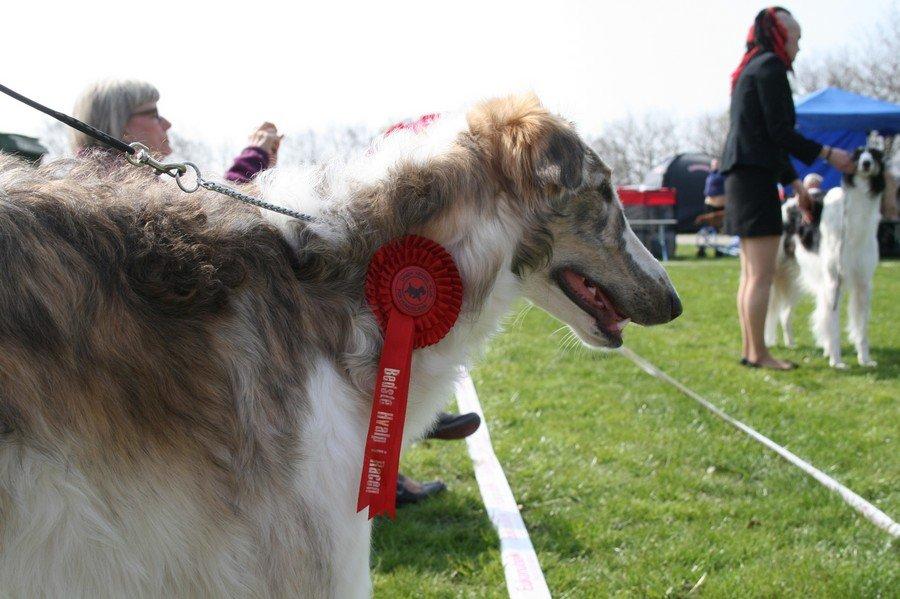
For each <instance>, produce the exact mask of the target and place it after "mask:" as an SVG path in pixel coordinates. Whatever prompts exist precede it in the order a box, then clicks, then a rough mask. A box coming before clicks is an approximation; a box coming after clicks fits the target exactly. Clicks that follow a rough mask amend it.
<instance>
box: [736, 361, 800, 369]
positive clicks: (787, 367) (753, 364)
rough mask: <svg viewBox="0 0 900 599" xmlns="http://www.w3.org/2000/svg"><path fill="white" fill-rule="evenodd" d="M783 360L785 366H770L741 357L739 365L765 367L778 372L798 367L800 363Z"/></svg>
mask: <svg viewBox="0 0 900 599" xmlns="http://www.w3.org/2000/svg"><path fill="white" fill-rule="evenodd" d="M784 362H785V363H786V364H787V366H786V367H785V368H774V367H772V366H766V365H765V364H762V363H760V362H751V361H750V360H748V359H747V358H741V366H746V367H747V368H765V369H766V370H777V371H780V372H784V371H786V370H794V369H796V368H800V365H799V364H797V363H796V362H791V361H790V360H784Z"/></svg>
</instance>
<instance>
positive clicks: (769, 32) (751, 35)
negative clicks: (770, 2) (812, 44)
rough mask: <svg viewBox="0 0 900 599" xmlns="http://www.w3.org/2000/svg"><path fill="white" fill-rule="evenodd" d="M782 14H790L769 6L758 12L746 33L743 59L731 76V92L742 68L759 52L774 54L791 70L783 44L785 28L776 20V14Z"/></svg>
mask: <svg viewBox="0 0 900 599" xmlns="http://www.w3.org/2000/svg"><path fill="white" fill-rule="evenodd" d="M780 12H783V13H786V14H788V15H789V14H791V13H790V12H789V11H788V10H787V9H784V8H781V7H780V6H771V7H769V8H765V9H763V10H761V11H759V14H757V15H756V19H754V21H753V25H751V26H750V31H749V32H748V33H747V51H746V52H744V58H743V59H742V60H741V64H739V65H738V67H737V68H736V69H735V70H734V72H733V73H732V74H731V91H734V87H735V85H737V81H738V78H739V77H740V76H741V73H742V72H743V71H744V67H746V66H747V63H748V62H750V59H751V58H753V57H754V56H756V55H757V54H759V53H760V52H766V51H769V52H774V53H775V55H776V56H777V57H778V58H780V59H781V62H783V63H784V66H785V67H787V70H789V71H790V70H792V68H793V65H792V61H791V59H790V57H788V55H787V50H785V48H784V44H785V43H786V42H787V37H788V32H787V27H785V26H784V24H783V23H782V22H781V21H779V20H778V13H780Z"/></svg>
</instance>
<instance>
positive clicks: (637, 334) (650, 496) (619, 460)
mask: <svg viewBox="0 0 900 599" xmlns="http://www.w3.org/2000/svg"><path fill="white" fill-rule="evenodd" d="M669 265H670V266H669V268H668V270H669V272H670V274H671V276H672V279H673V281H674V282H675V285H676V287H677V289H678V290H679V292H680V293H681V296H682V299H683V301H684V306H685V311H684V315H683V316H682V317H681V318H679V319H678V320H677V321H675V322H673V323H671V324H669V325H665V326H662V327H656V328H650V329H644V328H640V327H629V330H628V331H626V344H627V345H628V346H629V347H631V348H632V349H633V350H635V351H636V352H637V353H639V354H640V355H642V356H644V357H645V358H647V359H649V360H650V361H652V362H653V363H654V364H656V365H657V366H658V367H660V368H661V369H663V370H665V371H666V372H668V373H669V374H671V375H672V376H674V377H675V378H677V379H679V380H681V381H682V382H684V383H686V384H687V385H688V386H690V387H692V388H693V389H695V390H696V391H698V392H699V393H700V394H702V395H704V396H705V397H707V398H709V399H710V400H712V401H713V402H714V403H715V404H716V405H718V406H719V407H721V408H723V409H724V410H725V411H726V412H728V413H729V414H731V415H732V416H735V417H736V418H738V419H740V420H742V421H744V422H745V423H747V424H749V425H750V426H752V427H753V428H755V429H756V430H758V431H760V432H761V433H763V434H765V435H767V436H769V437H770V438H771V439H773V440H774V441H775V442H777V443H780V444H781V445H784V446H786V447H787V448H788V449H790V450H791V451H793V452H794V453H796V454H798V455H799V456H800V457H802V458H804V459H806V460H807V461H810V462H811V463H812V464H813V465H815V466H816V467H818V468H819V469H821V470H823V471H825V472H826V473H828V474H829V475H831V476H833V477H834V478H836V479H837V480H839V481H840V482H842V483H844V484H845V485H847V486H848V487H850V488H851V489H853V490H854V491H856V492H857V493H859V494H860V495H862V496H863V497H865V498H866V499H868V500H869V501H871V502H872V503H874V504H875V505H876V506H878V507H879V508H880V509H882V510H883V511H885V512H886V513H887V514H888V515H889V516H891V517H893V518H894V519H897V518H898V517H900V452H898V444H897V440H898V438H900V384H898V383H900V379H898V376H900V335H898V333H900V330H898V329H900V327H898V324H897V323H898V322H900V303H898V298H900V263H897V262H887V263H883V264H882V265H881V266H879V269H878V272H877V274H876V280H875V301H874V307H873V319H872V321H873V324H872V327H871V345H872V348H873V350H872V355H873V358H874V359H876V360H878V362H879V366H878V368H877V369H874V370H867V369H862V368H860V367H857V366H855V365H854V366H852V367H851V368H850V369H849V370H848V371H836V370H833V369H829V368H828V367H827V362H826V361H825V360H824V359H823V358H822V357H821V355H820V352H819V351H818V350H816V349H815V348H814V347H813V346H812V338H811V335H810V333H809V329H808V326H806V323H807V316H808V314H809V311H810V307H811V306H810V304H809V302H805V303H804V305H803V310H802V311H801V314H800V316H799V317H798V318H797V320H796V325H795V328H796V332H797V338H798V342H799V344H800V347H799V348H798V349H796V350H783V349H782V350H778V351H777V352H776V355H778V356H783V357H786V358H789V359H791V360H794V361H796V362H799V363H800V364H801V368H800V369H799V370H797V371H793V372H787V373H771V372H768V371H757V370H750V369H747V368H743V367H741V366H739V365H738V364H737V360H738V358H739V351H738V350H739V331H738V327H737V322H736V314H735V308H734V293H735V290H736V289H737V277H738V268H737V261H736V260H734V259H719V260H712V259H708V260H705V261H703V260H679V261H674V262H671V263H669ZM522 308H524V304H523V306H522ZM520 316H522V317H521V318H520V319H518V320H516V322H512V321H511V322H510V324H509V326H508V327H507V331H506V332H505V333H503V334H502V335H500V336H498V337H497V338H496V339H495V340H494V341H493V343H492V344H491V347H490V350H489V351H488V353H487V355H486V357H485V359H484V360H483V361H482V363H481V365H480V367H479V368H478V369H477V370H476V372H475V373H474V375H473V376H474V379H475V383H476V386H477V388H478V392H479V397H480V399H481V402H482V404H483V406H484V411H485V414H486V417H487V420H488V424H489V426H490V432H491V437H492V439H493V443H494V448H495V450H496V452H497V456H498V458H499V459H500V462H501V463H502V464H503V467H504V469H505V471H506V474H507V477H508V478H509V481H510V485H511V486H512V489H513V493H514V494H515V496H516V499H517V501H518V502H519V503H520V505H521V510H522V515H523V517H524V519H525V523H526V525H527V526H528V529H529V531H530V533H531V538H532V542H533V543H534V546H535V548H536V550H537V553H538V558H539V559H540V561H541V565H542V567H543V568H544V572H545V575H546V577H547V583H548V585H549V587H550V590H551V593H552V594H553V596H554V597H607V596H622V597H645V596H650V597H662V596H676V597H677V596H686V595H687V593H688V591H689V590H690V589H691V588H692V587H693V586H694V585H695V584H696V583H697V581H698V580H700V579H701V577H702V576H703V575H704V574H705V575H706V577H705V580H704V583H703V584H702V585H701V586H699V587H698V588H697V589H696V590H694V592H693V593H692V595H703V596H709V597H735V596H741V597H784V596H788V597H898V596H900V543H897V542H892V541H891V538H890V536H889V535H888V534H887V533H885V532H884V531H882V530H880V529H878V528H876V527H875V526H874V525H872V524H871V523H870V522H869V521H867V520H865V519H864V518H862V517H861V516H859V515H857V513H856V512H855V511H853V510H852V509H851V508H850V507H849V506H847V505H846V504H844V503H843V502H842V500H841V499H840V498H839V497H838V496H837V495H836V494H834V493H832V492H830V491H828V490H826V489H825V488H824V487H822V486H820V485H819V484H818V483H817V482H815V481H814V480H812V479H811V478H809V477H808V476H807V475H806V474H804V473H802V472H801V471H800V470H798V469H797V468H795V467H794V466H791V465H790V464H788V463H787V462H785V461H783V460H782V459H781V458H779V457H778V456H776V455H775V454H773V453H771V452H769V451H768V450H766V449H765V448H763V447H762V446H761V445H759V444H757V443H756V442H754V441H752V440H751V439H750V438H749V437H747V436H746V435H744V434H743V433H741V432H739V431H737V430H735V429H733V428H732V427H730V426H729V425H727V424H725V423H723V422H722V421H720V420H718V419H717V418H716V417H714V416H713V415H712V414H710V413H708V412H707V411H705V410H704V409H703V408H702V407H700V406H699V405H698V404H696V403H695V402H694V401H693V400H691V399H690V398H688V397H686V396H684V395H682V394H681V393H679V392H678V391H677V390H675V389H674V388H672V387H669V386H667V385H665V384H664V383H662V382H660V381H658V380H656V379H654V378H652V377H650V376H649V375H647V374H645V373H644V372H643V371H641V370H639V369H638V368H637V367H636V366H634V365H633V364H632V363H631V362H629V361H628V360H627V359H625V358H624V357H622V356H619V355H617V354H613V353H603V352H589V351H587V350H584V349H581V348H580V347H577V348H575V349H564V346H565V345H567V344H566V343H565V339H564V331H558V329H559V327H560V325H559V324H558V323H557V322H556V321H554V320H553V319H551V318H550V317H548V316H547V315H545V314H544V313H542V312H541V311H540V310H537V309H533V310H530V311H528V312H527V314H524V315H520ZM846 349H847V351H848V352H850V351H851V348H849V347H847V348H846ZM847 357H848V358H853V360H852V361H851V360H850V359H847V362H848V364H855V355H854V354H852V353H849V354H848V356H847ZM402 467H403V470H404V472H406V473H408V474H410V475H412V476H414V477H418V478H422V479H430V478H436V477H442V478H444V480H445V481H446V482H447V483H448V486H449V488H450V490H449V492H448V493H446V494H444V495H443V496H441V497H439V498H437V499H435V500H432V501H430V502H427V503H425V504H423V505H420V506H413V507H409V508H404V509H403V510H401V511H400V512H399V513H398V518H397V520H396V521H394V522H391V521H388V520H384V519H379V520H378V521H377V522H376V527H375V535H374V548H373V566H374V570H375V574H374V575H375V594H376V596H378V597H505V596H506V589H505V583H504V579H503V569H502V566H501V563H500V554H499V545H498V540H497V537H496V535H495V533H494V530H493V529H492V527H491V525H490V522H489V521H488V519H487V516H486V514H485V512H484V508H483V506H482V503H481V498H480V495H479V493H478V488H477V485H476V483H475V477H474V475H473V473H472V465H471V463H470V461H469V458H468V455H467V453H466V449H465V444H464V442H434V441H431V442H423V443H421V444H420V445H418V446H416V447H415V448H414V449H413V450H411V451H409V452H408V453H407V455H406V456H404V461H403V464H402Z"/></svg>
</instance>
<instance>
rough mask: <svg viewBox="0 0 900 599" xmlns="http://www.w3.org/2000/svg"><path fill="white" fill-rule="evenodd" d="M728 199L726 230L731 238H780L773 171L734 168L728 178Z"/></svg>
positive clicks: (726, 185)
mask: <svg viewBox="0 0 900 599" xmlns="http://www.w3.org/2000/svg"><path fill="white" fill-rule="evenodd" d="M725 197H726V201H725V230H726V231H727V232H728V233H729V234H730V235H737V236H738V237H767V236H771V235H781V232H782V230H783V225H782V222H781V200H780V199H779V197H778V181H777V180H776V179H775V175H774V173H772V171H771V170H769V169H767V168H762V167H756V166H735V167H734V168H733V169H732V170H731V171H729V173H728V175H727V176H726V177H725Z"/></svg>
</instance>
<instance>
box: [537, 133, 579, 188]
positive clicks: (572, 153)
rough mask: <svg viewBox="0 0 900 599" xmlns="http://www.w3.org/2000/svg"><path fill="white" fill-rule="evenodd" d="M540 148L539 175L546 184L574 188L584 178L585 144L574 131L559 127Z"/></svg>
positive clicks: (539, 178)
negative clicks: (544, 145)
mask: <svg viewBox="0 0 900 599" xmlns="http://www.w3.org/2000/svg"><path fill="white" fill-rule="evenodd" d="M545 143H546V147H544V148H539V149H538V153H539V155H538V159H537V177H538V180H539V181H540V182H541V183H543V184H544V185H555V186H557V187H560V188H562V189H568V190H574V189H578V188H579V187H581V184H582V182H583V180H584V155H585V152H584V145H583V144H582V143H581V140H580V139H578V136H577V135H575V133H574V132H572V131H569V130H564V129H558V130H556V131H553V132H551V133H550V134H549V135H548V136H547V139H546V142H545Z"/></svg>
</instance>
